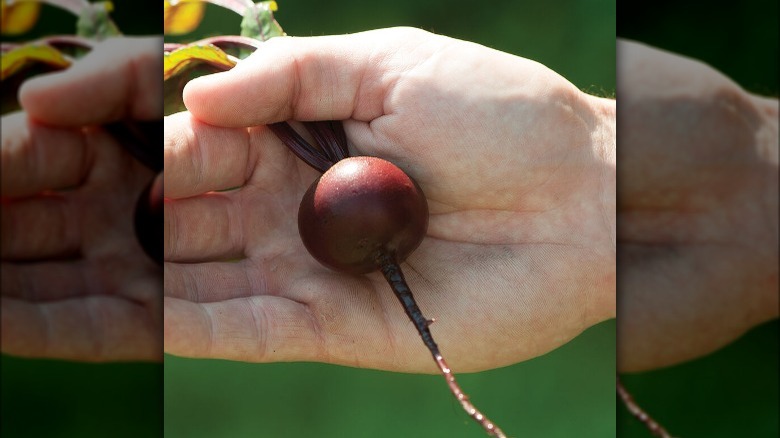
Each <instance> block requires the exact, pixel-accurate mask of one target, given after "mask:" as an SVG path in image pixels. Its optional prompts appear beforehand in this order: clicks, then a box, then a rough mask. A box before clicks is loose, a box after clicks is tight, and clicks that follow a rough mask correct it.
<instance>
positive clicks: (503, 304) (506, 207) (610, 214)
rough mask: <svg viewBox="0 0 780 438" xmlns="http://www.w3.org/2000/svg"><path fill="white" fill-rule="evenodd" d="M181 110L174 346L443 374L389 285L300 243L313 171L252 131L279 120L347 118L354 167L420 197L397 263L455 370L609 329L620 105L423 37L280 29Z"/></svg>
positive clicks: (173, 158)
mask: <svg viewBox="0 0 780 438" xmlns="http://www.w3.org/2000/svg"><path fill="white" fill-rule="evenodd" d="M184 99H185V103H186V104H187V107H188V109H189V110H190V111H191V114H190V113H179V114H176V115H173V116H169V117H167V118H166V122H165V132H166V134H165V136H166V142H165V169H166V182H165V194H166V198H167V201H166V206H165V207H166V210H165V220H166V227H165V239H166V245H165V259H166V263H165V294H166V297H165V305H164V307H165V311H164V315H165V350H166V352H168V353H171V354H176V355H183V356H195V357H213V358H226V359H234V360H245V361H259V362H273V361H293V360H295V361H322V362H329V363H337V364H346V365H352V366H361V367H369V368H381V369H387V370H395V371H410V372H433V371H434V370H435V368H434V366H433V364H432V362H431V360H430V356H429V353H428V352H427V350H426V349H425V347H424V346H423V344H422V343H421V342H420V341H419V339H418V338H417V334H416V332H415V330H414V327H413V325H412V324H411V322H409V320H408V319H407V317H406V315H405V314H404V311H403V309H402V307H401V306H400V305H399V303H398V302H397V301H396V298H395V297H394V296H393V294H392V293H391V291H390V289H389V286H388V285H387V284H386V282H385V280H384V278H383V277H382V275H381V274H380V273H373V274H369V275H366V276H360V277H355V276H348V275H344V274H340V273H337V272H333V271H330V270H328V269H327V268H324V267H322V266H321V265H320V264H319V263H317V262H316V261H315V260H314V259H313V258H312V257H311V256H310V255H309V254H308V253H307V252H306V250H305V249H304V247H303V245H302V243H301V241H300V238H299V236H298V231H297V225H296V217H297V209H298V204H299V202H300V200H301V198H302V196H303V193H304V192H305V191H306V189H307V188H308V187H309V185H310V184H311V183H312V182H313V181H314V180H315V178H316V176H317V173H316V172H315V171H314V170H312V169H311V168H309V167H308V166H307V165H305V164H303V163H302V162H301V161H300V160H299V159H297V158H296V157H295V156H294V155H293V154H291V153H290V152H289V151H288V150H287V149H286V148H285V147H284V146H283V145H282V143H281V142H280V141H279V140H278V139H277V138H276V137H275V136H274V135H273V134H272V133H271V132H270V131H269V130H268V129H267V128H266V127H265V126H259V125H265V124H268V123H271V122H278V121H284V120H289V119H294V120H345V122H344V125H345V129H346V132H347V136H348V138H349V140H350V149H351V153H352V154H353V155H374V156H379V157H382V158H385V159H388V160H390V161H392V162H394V163H395V164H397V165H398V166H399V167H401V168H402V169H404V170H405V171H406V172H407V173H408V174H409V175H410V176H412V177H413V178H414V179H415V180H416V181H417V182H418V183H419V184H420V186H421V187H422V189H423V191H424V193H425V194H426V196H427V198H428V202H429V207H430V223H429V228H428V234H427V236H426V238H425V239H424V240H423V242H422V244H421V245H420V247H419V248H418V249H417V250H416V251H415V252H414V253H413V254H412V255H411V256H410V257H409V258H408V259H407V261H406V262H405V263H403V269H404V272H405V273H406V278H407V280H408V281H409V283H410V286H411V288H412V290H413V291H414V293H415V296H416V298H417V301H418V304H419V305H420V308H421V309H422V311H423V313H424V314H425V315H426V316H427V317H429V318H430V317H435V318H436V320H437V322H436V323H435V324H434V325H433V326H432V327H431V330H432V332H433V335H434V337H435V338H436V339H437V342H438V343H439V346H440V347H441V349H442V353H443V354H444V355H445V356H446V357H447V358H448V362H449V363H450V364H451V365H453V368H454V369H456V370H458V371H476V370H482V369H488V368H494V367H499V366H503V365H507V364H511V363H515V362H518V361H522V360H525V359H529V358H532V357H535V356H537V355H540V354H543V353H545V352H547V351H549V350H551V349H554V348H556V347H558V346H559V345H561V344H563V343H565V342H567V341H568V340H570V339H571V338H573V337H574V336H576V335H577V334H579V333H580V332H581V331H582V330H584V329H585V328H587V327H589V326H591V325H593V324H595V323H597V322H599V321H602V320H605V319H608V318H610V317H614V306H615V304H614V279H615V247H614V214H615V205H614V199H615V198H614V187H615V186H614V184H615V161H614V108H615V107H614V102H613V101H610V100H607V99H599V98H595V97H592V96H588V95H586V94H584V93H582V92H580V91H579V90H577V88H576V87H574V86H573V85H572V84H571V83H569V82H568V81H566V80H565V79H564V78H562V77H560V76H559V75H557V74H556V73H554V72H553V71H551V70H549V69H547V68H546V67H544V66H542V65H540V64H538V63H536V62H533V61H529V60H526V59H522V58H518V57H515V56H511V55H508V54H504V53H501V52H498V51H494V50H491V49H487V48H485V47H482V46H479V45H476V44H471V43H466V42H463V41H457V40H454V39H449V38H445V37H441V36H435V35H432V34H429V33H426V32H423V31H419V30H410V29H387V30H378V31H372V32H366V33H362V34H356V35H347V36H332V37H319V38H286V37H285V38H275V39H272V40H270V41H269V42H267V43H264V44H263V46H262V47H261V48H260V49H258V51H257V52H256V53H255V54H253V55H252V56H250V57H249V58H248V59H246V60H245V61H243V62H242V63H240V64H239V65H238V66H237V67H235V68H234V69H233V70H231V71H229V72H225V73H220V74H214V75H210V76H205V77H202V78H199V79H196V80H195V81H192V82H191V83H189V84H188V85H187V87H186V88H185V93H184ZM247 127H248V128H247ZM225 189H232V190H226V191H222V190H225Z"/></svg>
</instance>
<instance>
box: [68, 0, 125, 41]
mask: <svg viewBox="0 0 780 438" xmlns="http://www.w3.org/2000/svg"><path fill="white" fill-rule="evenodd" d="M113 9H114V6H113V4H112V3H111V2H110V1H105V2H97V3H90V4H89V5H88V6H87V5H85V6H84V8H83V9H82V10H81V13H80V14H79V19H78V21H77V22H76V35H78V36H81V37H85V38H94V39H98V40H101V39H104V38H107V37H110V36H118V35H121V34H122V32H120V31H119V28H118V27H116V24H115V23H114V22H113V21H112V20H111V17H109V13H110V12H111V11H112V10H113Z"/></svg>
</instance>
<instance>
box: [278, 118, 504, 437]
mask: <svg viewBox="0 0 780 438" xmlns="http://www.w3.org/2000/svg"><path fill="white" fill-rule="evenodd" d="M304 126H305V127H306V129H308V130H309V133H310V134H311V135H312V137H313V138H314V139H315V141H316V142H317V144H318V146H319V147H318V148H315V147H313V146H311V145H310V144H309V143H308V142H307V141H306V140H304V139H303V137H301V136H300V135H299V134H298V133H297V132H295V130H294V129H293V128H292V127H290V125H288V124H287V123H285V122H282V123H274V124H272V125H269V128H271V130H272V131H273V132H274V133H275V134H276V135H277V136H278V137H279V138H280V139H281V140H282V142H283V143H284V144H285V145H287V147H288V148H289V149H290V150H291V151H292V152H293V153H295V155H297V156H298V157H299V158H301V159H302V160H303V161H304V162H306V163H307V164H309V165H310V166H312V167H313V168H315V169H317V170H319V171H321V172H323V175H322V176H320V177H319V178H318V179H317V180H316V181H315V182H314V183H313V184H312V185H311V186H310V187H309V189H308V191H307V192H306V194H305V195H304V196H303V200H302V201H301V205H300V208H299V210H298V230H299V232H300V235H301V240H302V241H303V244H304V246H305V247H306V249H307V250H308V251H309V253H310V254H311V255H312V256H313V257H314V258H315V259H317V260H318V261H319V262H320V263H321V264H323V265H325V266H326V267H328V268H330V269H333V270H336V271H339V272H344V273H348V274H355V275H358V274H367V273H370V272H373V271H377V270H379V271H381V272H382V275H384V277H385V280H387V283H388V284H389V285H390V287H391V289H392V290H393V292H394V293H395V295H396V297H397V298H398V300H399V301H400V302H401V305H403V307H404V311H405V312H406V315H407V316H408V317H409V319H410V320H411V321H412V323H414V326H415V328H416V329H417V332H418V333H419V334H420V337H421V338H422V340H423V342H424V343H425V346H426V347H428V350H429V351H430V352H431V355H432V356H433V360H434V361H435V362H436V366H437V367H438V368H439V371H440V372H441V374H442V375H443V376H444V378H445V379H446V380H447V385H448V386H449V388H450V391H451V392H452V394H453V395H454V396H455V398H456V399H457V400H458V401H459V402H460V404H461V406H462V407H463V410H465V411H466V413H467V414H468V415H469V416H471V417H472V418H473V419H474V420H475V421H476V422H477V423H479V425H480V426H482V428H483V429H484V430H485V431H486V432H487V433H488V434H489V435H491V436H496V437H499V438H502V437H506V435H505V434H504V433H503V432H502V431H501V429H499V428H498V427H497V426H496V425H495V424H494V423H493V422H492V421H490V420H489V419H488V418H487V417H485V416H484V415H483V414H482V413H481V412H480V411H479V410H477V408H476V407H475V406H474V405H473V404H472V403H471V402H470V401H469V399H468V397H466V395H465V394H464V393H463V391H462V390H461V389H460V386H458V383H457V382H456V381H455V376H453V374H452V370H451V369H450V367H449V366H448V365H447V362H445V361H444V357H443V356H442V355H441V352H440V351H439V347H438V346H437V345H436V342H434V340H433V336H432V335H431V331H430V329H429V326H430V325H431V323H432V322H433V320H428V319H426V318H425V317H424V316H423V314H422V312H421V311H420V309H419V307H418V306H417V303H416V302H415V300H414V296H412V291H411V289H410V288H409V285H408V284H407V283H406V280H405V279H404V275H403V272H402V271H401V266H400V263H401V262H403V261H404V260H406V257H407V256H409V254H410V253H411V252H412V251H414V250H415V249H416V248H417V247H418V246H419V245H420V242H422V240H423V237H424V236H425V232H426V230H427V228H428V203H427V201H426V199H425V195H424V194H423V192H422V190H421V189H420V187H419V186H418V185H417V183H416V182H415V181H414V180H413V179H412V178H410V177H409V176H408V175H407V174H406V173H404V172H403V171H402V170H401V169H399V168H398V167H396V166H395V165H394V164H392V163H390V162H388V161H385V160H383V159H381V158H375V157H348V156H349V153H348V152H349V151H348V148H347V143H346V135H344V130H343V128H342V126H341V123H339V122H306V123H304Z"/></svg>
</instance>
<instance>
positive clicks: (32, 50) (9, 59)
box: [0, 44, 70, 80]
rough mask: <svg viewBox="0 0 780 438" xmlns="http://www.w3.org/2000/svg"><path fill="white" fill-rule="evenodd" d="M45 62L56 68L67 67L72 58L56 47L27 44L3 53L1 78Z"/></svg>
mask: <svg viewBox="0 0 780 438" xmlns="http://www.w3.org/2000/svg"><path fill="white" fill-rule="evenodd" d="M36 63H43V64H47V65H49V66H51V67H53V68H55V69H61V68H66V67H68V66H69V65H70V60H68V59H67V58H66V57H64V56H63V55H62V53H60V51H59V50H57V49H55V48H54V47H51V46H47V45H45V44H26V45H23V46H20V47H16V48H14V49H11V50H9V51H8V52H5V53H3V56H2V58H0V79H2V80H5V79H6V78H8V77H9V76H12V75H14V74H16V73H18V72H19V71H21V70H22V69H23V68H24V67H27V66H29V65H32V64H36Z"/></svg>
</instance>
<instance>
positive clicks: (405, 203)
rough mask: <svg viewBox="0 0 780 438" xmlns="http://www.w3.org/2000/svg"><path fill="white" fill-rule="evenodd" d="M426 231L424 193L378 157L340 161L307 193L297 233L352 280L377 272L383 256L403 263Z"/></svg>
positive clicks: (323, 259) (316, 253)
mask: <svg viewBox="0 0 780 438" xmlns="http://www.w3.org/2000/svg"><path fill="white" fill-rule="evenodd" d="M427 228H428V203H427V201H426V200H425V196H424V195H423V193H422V190H420V187H419V186H418V185H417V184H416V183H415V182H414V180H412V179H411V178H410V177H409V176H408V175H406V173H404V172H403V171H402V170H401V169H399V168H398V167H396V166H395V165H394V164H392V163H390V162H389V161H385V160H383V159H381V158H375V157H352V158H345V159H343V160H341V161H338V162H337V163H336V164H334V165H333V166H332V167H331V168H330V169H328V171H327V172H325V173H324V174H323V175H322V176H321V177H320V178H319V179H318V180H317V181H315V182H314V184H312V185H311V187H309V190H308V191H307V192H306V194H305V195H304V196H303V200H302V201H301V207H300V210H299V211H298V230H299V231H300V234H301V240H303V244H304V245H305V246H306V249H308V250H309V253H311V255H312V256H314V258H316V259H317V260H318V261H319V262H320V263H322V264H323V265H325V266H327V267H329V268H332V269H334V270H337V271H340V272H347V273H351V274H365V273H368V272H372V271H376V270H377V269H379V268H380V262H379V257H380V256H381V255H384V254H388V255H392V257H393V258H394V259H395V261H396V262H397V263H400V262H402V261H404V260H405V259H406V257H407V256H408V255H409V254H410V253H411V252H412V251H414V250H415V249H416V248H417V246H419V245H420V242H421V241H422V239H423V237H424V236H425V231H426V230H427Z"/></svg>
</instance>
